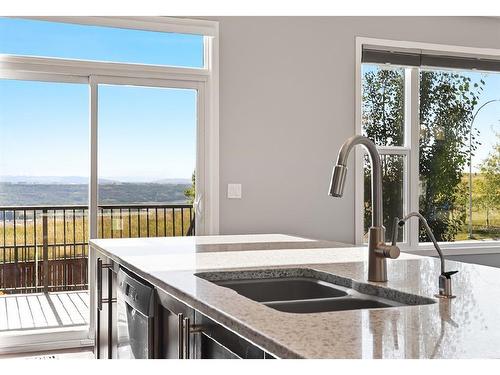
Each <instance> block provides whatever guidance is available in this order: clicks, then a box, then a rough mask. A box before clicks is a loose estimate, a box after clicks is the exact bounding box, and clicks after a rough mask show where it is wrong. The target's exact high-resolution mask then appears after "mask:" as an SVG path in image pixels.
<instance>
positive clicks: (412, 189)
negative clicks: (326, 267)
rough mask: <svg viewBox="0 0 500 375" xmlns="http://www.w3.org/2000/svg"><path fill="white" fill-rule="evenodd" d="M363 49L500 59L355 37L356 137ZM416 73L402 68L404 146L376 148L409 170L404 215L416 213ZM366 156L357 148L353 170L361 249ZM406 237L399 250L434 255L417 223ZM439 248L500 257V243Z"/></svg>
mask: <svg viewBox="0 0 500 375" xmlns="http://www.w3.org/2000/svg"><path fill="white" fill-rule="evenodd" d="M363 45H367V46H368V45H369V46H376V47H378V48H380V49H387V50H391V49H392V50H397V49H404V50H408V49H414V50H416V51H419V52H420V51H425V52H427V53H435V54H442V53H443V52H446V53H449V54H452V55H458V56H472V57H484V58H486V57H488V58H491V57H493V58H495V59H500V50H497V49H491V48H475V47H465V46H455V45H442V44H433V43H421V42H410V41H395V40H387V39H376V38H366V37H356V50H355V51H356V53H355V59H356V61H355V63H356V70H355V108H356V113H355V124H356V125H355V134H363V132H362V130H363V129H362V121H361V116H362V97H363V95H362V65H363V63H362V62H361V57H362V48H363ZM419 72H420V69H419V68H418V67H405V143H404V145H403V146H378V147H377V149H378V150H379V152H380V153H381V154H405V155H407V162H406V165H407V166H408V170H407V176H405V177H404V181H406V183H404V184H403V185H404V190H405V191H404V196H405V197H407V199H406V203H407V204H406V205H404V207H403V212H404V213H405V214H406V213H408V212H411V211H418V209H419V202H418V200H419V192H418V190H419V150H418V147H419V138H420V123H419V113H418V108H419ZM364 155H365V152H364V151H363V150H362V149H361V148H356V153H355V166H354V174H355V175H354V180H355V193H354V221H355V222H354V228H355V230H354V236H355V244H357V245H363V236H364V212H363V210H364V207H363V204H364V183H363V178H364V176H363V159H364ZM406 228H407V232H406V233H407V236H406V238H405V241H404V242H401V243H399V245H400V247H401V250H403V251H405V252H409V253H414V254H420V255H434V253H435V249H434V246H433V244H432V243H420V242H419V241H418V221H417V220H410V221H409V222H408V223H407V225H406ZM440 246H441V248H442V250H443V252H444V254H446V255H453V254H455V255H458V254H460V255H466V254H475V255H477V254H486V253H500V241H493V240H489V241H457V242H440Z"/></svg>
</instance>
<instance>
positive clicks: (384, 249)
mask: <svg viewBox="0 0 500 375" xmlns="http://www.w3.org/2000/svg"><path fill="white" fill-rule="evenodd" d="M375 253H376V254H378V255H380V256H382V257H384V258H391V259H396V258H398V257H399V254H401V251H400V250H399V247H397V246H395V245H386V244H383V243H382V244H380V245H378V246H377V248H376V249H375Z"/></svg>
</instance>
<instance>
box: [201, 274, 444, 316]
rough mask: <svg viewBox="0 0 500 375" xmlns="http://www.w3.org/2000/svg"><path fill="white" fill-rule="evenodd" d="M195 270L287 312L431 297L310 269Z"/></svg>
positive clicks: (376, 305)
mask: <svg viewBox="0 0 500 375" xmlns="http://www.w3.org/2000/svg"><path fill="white" fill-rule="evenodd" d="M272 271H276V270H261V271H259V270H257V271H255V270H253V271H233V272H231V271H229V272H225V271H224V272H214V273H211V272H207V273H200V274H197V276H198V277H201V278H204V279H206V280H208V281H211V282H212V283H214V284H216V285H218V286H221V287H225V288H229V289H231V290H233V291H235V292H236V293H238V294H240V295H242V296H244V297H247V298H249V299H251V300H253V301H256V302H260V303H262V304H264V305H266V306H268V307H270V308H273V309H275V310H279V311H283V312H288V313H299V314H307V313H319V312H328V311H344V310H359V309H375V308H388V307H399V306H407V305H420V304H429V303H434V302H435V301H434V300H432V299H430V298H426V297H421V296H417V295H412V294H407V293H403V292H399V291H395V290H393V289H388V288H384V287H380V286H376V285H373V284H366V283H358V282H355V281H354V280H352V279H347V278H343V277H339V276H336V275H332V274H328V273H324V272H320V271H315V270H311V269H282V270H277V271H278V272H272Z"/></svg>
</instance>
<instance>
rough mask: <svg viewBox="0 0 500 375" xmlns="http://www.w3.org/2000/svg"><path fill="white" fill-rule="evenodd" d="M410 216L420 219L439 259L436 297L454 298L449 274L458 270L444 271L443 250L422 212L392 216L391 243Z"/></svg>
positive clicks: (393, 242)
mask: <svg viewBox="0 0 500 375" xmlns="http://www.w3.org/2000/svg"><path fill="white" fill-rule="evenodd" d="M411 217H417V218H419V219H420V221H421V222H422V224H423V226H424V228H425V231H426V232H427V236H429V238H430V240H431V241H432V243H433V244H434V248H435V249H436V251H437V253H438V255H439V259H440V260H441V274H440V275H439V293H438V294H436V297H439V298H454V297H455V296H454V295H453V293H452V290H451V276H452V275H454V274H456V273H457V272H458V271H448V272H446V271H445V267H444V255H443V252H442V251H441V248H440V247H439V245H438V243H437V241H436V237H434V234H433V233H432V230H431V228H430V227H429V224H427V220H425V217H423V216H422V214H420V212H410V213H409V214H408V215H406V216H405V217H404V218H402V219H399V218H398V217H396V218H394V226H393V227H392V244H393V245H395V244H396V241H397V237H398V228H399V227H402V226H404V225H405V223H406V221H407V220H408V219H410V218H411Z"/></svg>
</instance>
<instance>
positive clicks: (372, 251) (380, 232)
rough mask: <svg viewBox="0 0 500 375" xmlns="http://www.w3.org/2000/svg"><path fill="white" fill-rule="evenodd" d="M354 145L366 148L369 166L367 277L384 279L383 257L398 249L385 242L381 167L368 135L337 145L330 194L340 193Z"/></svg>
mask: <svg viewBox="0 0 500 375" xmlns="http://www.w3.org/2000/svg"><path fill="white" fill-rule="evenodd" d="M356 145H362V146H364V147H365V148H366V150H367V151H368V155H369V157H370V163H371V166H372V175H371V183H372V226H371V228H370V231H369V240H368V280H369V281H378V282H384V281H387V262H386V258H391V259H395V258H397V257H399V254H400V251H399V248H398V247H397V246H396V244H392V245H386V244H385V228H384V225H383V213H382V168H381V165H380V154H379V152H378V150H377V146H375V143H373V142H372V141H371V140H370V139H368V138H367V137H363V136H361V135H355V136H353V137H351V138H349V139H347V140H346V141H345V142H344V144H343V145H342V147H341V148H340V151H339V154H338V157H337V165H335V167H333V172H332V179H331V183H330V190H329V195H331V196H332V197H342V194H343V192H344V186H345V180H346V175H347V158H348V157H349V154H350V152H351V150H352V148H353V147H354V146H356Z"/></svg>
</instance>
